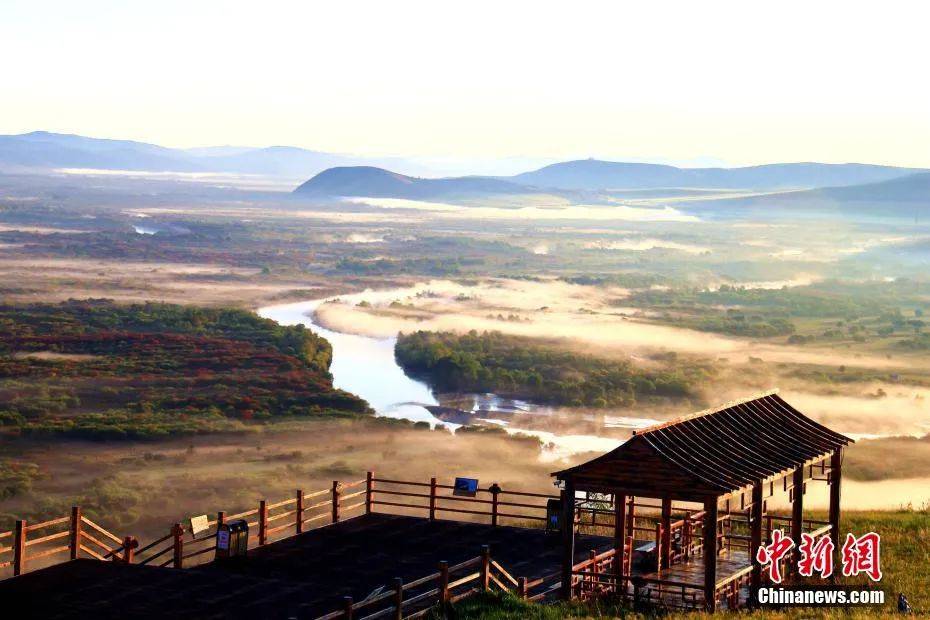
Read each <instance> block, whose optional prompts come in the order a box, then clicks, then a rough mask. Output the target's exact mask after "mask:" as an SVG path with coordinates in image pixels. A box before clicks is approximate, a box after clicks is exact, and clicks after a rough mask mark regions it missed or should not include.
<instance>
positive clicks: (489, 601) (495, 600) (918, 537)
mask: <svg viewBox="0 0 930 620" xmlns="http://www.w3.org/2000/svg"><path fill="white" fill-rule="evenodd" d="M840 527H841V529H842V530H843V531H852V532H855V533H857V534H861V533H865V532H868V531H876V532H878V533H879V534H881V536H882V570H883V572H884V578H883V580H882V582H881V586H882V588H883V589H884V590H885V601H886V607H885V608H870V607H860V608H852V609H853V610H852V611H848V612H847V611H845V610H843V609H838V608H835V609H827V608H822V609H817V608H794V609H788V610H784V611H774V610H769V611H757V612H752V613H748V612H741V614H740V615H741V617H750V616H751V617H757V618H840V617H842V618H850V617H852V618H871V617H882V616H896V615H899V614H897V611H896V607H895V605H896V602H897V596H898V593H899V592H904V594H905V595H906V596H907V598H908V600H909V601H910V603H911V606H912V607H913V608H914V610H915V611H916V612H917V613H918V614H920V615H924V614H927V613H928V612H930V514H928V513H927V512H922V511H917V512H915V511H900V512H849V513H846V514H845V515H844V520H843V523H842V524H841V526H840ZM856 583H860V582H856ZM653 615H656V614H643V613H634V612H633V611H632V610H630V609H628V608H625V607H622V606H618V605H616V604H615V603H611V602H610V601H602V602H600V603H598V604H591V605H582V604H577V603H573V604H558V605H535V604H528V603H524V602H523V601H520V600H517V599H516V598H514V597H511V596H498V595H488V596H481V597H475V598H472V599H466V600H465V601H462V602H461V603H459V604H457V605H455V608H454V614H453V615H452V617H454V618H456V619H457V620H478V619H481V620H557V619H561V618H616V617H623V618H627V617H629V618H638V617H650V616H653ZM434 617H435V618H439V617H440V616H439V615H438V614H437V615H435V616H434ZM662 617H666V618H669V619H675V618H698V617H707V616H706V614H703V613H697V612H694V613H671V614H667V615H664V614H663V615H662Z"/></svg>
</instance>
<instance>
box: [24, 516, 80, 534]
mask: <svg viewBox="0 0 930 620" xmlns="http://www.w3.org/2000/svg"><path fill="white" fill-rule="evenodd" d="M70 520H71V517H70V516H66V517H59V518H57V519H49V520H48V521H43V522H42V523H33V524H31V525H29V527H27V528H26V531H27V532H34V531H35V530H39V529H42V528H43V527H49V526H52V525H59V524H60V523H67V522H68V521H70ZM10 534H12V532H10Z"/></svg>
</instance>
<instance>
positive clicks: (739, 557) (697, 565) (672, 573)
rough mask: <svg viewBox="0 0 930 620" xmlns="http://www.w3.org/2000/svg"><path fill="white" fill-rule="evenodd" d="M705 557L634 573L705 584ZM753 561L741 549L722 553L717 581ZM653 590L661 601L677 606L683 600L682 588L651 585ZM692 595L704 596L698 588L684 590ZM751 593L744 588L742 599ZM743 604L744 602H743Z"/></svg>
mask: <svg viewBox="0 0 930 620" xmlns="http://www.w3.org/2000/svg"><path fill="white" fill-rule="evenodd" d="M705 562H706V560H705V558H704V556H703V555H701V556H698V557H695V558H692V559H690V560H689V561H688V562H684V563H681V564H675V565H674V566H671V567H669V568H663V569H662V570H660V571H652V572H640V571H637V570H635V569H634V570H633V575H634V576H636V575H640V576H642V577H645V578H647V579H662V580H665V581H672V582H678V583H687V584H693V585H695V586H702V585H703V584H704V565H705ZM751 565H752V562H751V560H750V557H749V554H748V553H747V552H746V551H741V550H729V551H724V552H722V553H720V555H718V556H717V583H718V584H719V583H721V582H722V581H725V580H727V579H729V578H731V577H733V576H734V575H736V574H737V573H740V572H743V571H745V570H746V568H748V567H750V566H751ZM651 588H652V590H653V591H652V592H651V593H650V595H649V596H650V597H652V598H655V599H658V600H659V601H660V602H666V603H669V604H673V605H676V606H677V604H676V603H677V602H678V601H681V600H682V589H681V588H667V589H663V590H662V591H658V590H657V589H656V588H655V587H654V586H651ZM684 592H685V593H686V595H688V596H690V597H695V596H703V595H702V594H700V592H699V591H698V590H692V589H687V590H685V591H684ZM748 594H749V591H748V589H746V588H743V589H742V590H741V593H740V598H741V601H743V600H744V599H745V598H746V597H747V596H748ZM741 604H742V603H741Z"/></svg>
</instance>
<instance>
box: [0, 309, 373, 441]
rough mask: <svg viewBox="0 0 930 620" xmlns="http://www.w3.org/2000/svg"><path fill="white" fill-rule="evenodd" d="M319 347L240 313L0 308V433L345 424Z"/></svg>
mask: <svg viewBox="0 0 930 620" xmlns="http://www.w3.org/2000/svg"><path fill="white" fill-rule="evenodd" d="M331 356H332V351H331V348H330V345H329V343H328V342H327V341H326V340H325V339H323V338H320V337H319V336H317V335H316V334H314V333H312V332H311V331H309V330H306V329H304V328H303V327H282V326H279V325H278V324H276V323H274V322H273V321H269V320H265V319H261V318H259V317H257V316H255V315H254V314H252V313H250V312H245V311H241V310H229V309H203V308H195V307H182V306H174V305H169V304H144V305H131V306H121V305H117V304H113V303H111V302H107V301H87V302H66V303H62V304H33V305H12V306H10V305H7V306H0V431H2V432H4V433H5V434H7V435H10V434H24V435H25V434H27V435H39V434H65V435H69V436H78V437H92V438H122V437H158V436H163V435H168V434H183V433H202V432H210V431H228V430H232V429H236V428H241V426H242V424H243V423H245V422H249V421H251V420H261V419H270V418H272V417H276V416H285V415H320V414H342V415H354V414H364V413H367V412H368V406H367V404H366V403H365V401H363V400H361V399H359V398H358V397H356V396H354V395H352V394H349V393H346V392H343V391H341V390H337V389H335V388H334V387H333V384H332V378H331V376H330V374H329V364H330V361H331Z"/></svg>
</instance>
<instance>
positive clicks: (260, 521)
mask: <svg viewBox="0 0 930 620" xmlns="http://www.w3.org/2000/svg"><path fill="white" fill-rule="evenodd" d="M370 484H371V476H370V475H369V476H368V477H367V478H364V479H361V480H355V481H352V482H340V481H338V480H334V481H333V483H332V485H331V486H330V487H329V488H327V489H321V490H318V491H311V492H309V493H307V492H304V491H303V490H300V489H298V490H297V491H296V492H295V493H294V496H293V497H289V498H286V499H282V500H280V501H276V502H271V503H269V502H268V501H267V500H264V499H262V500H259V502H258V506H257V507H256V508H252V509H250V510H245V511H242V512H237V513H235V514H227V513H226V512H224V511H219V512H217V513H216V517H215V518H214V519H211V520H208V521H207V529H205V530H204V531H202V532H198V533H197V535H196V536H195V535H193V534H192V535H191V537H190V538H186V537H185V533H186V531H185V528H184V524H182V523H175V524H174V525H173V526H172V527H171V529H170V531H169V532H168V534H166V535H165V536H162V537H161V538H158V539H156V540H154V541H152V542H150V543H148V544H147V545H145V546H144V547H142V548H141V549H139V550H138V551H137V552H136V558H137V562H138V563H139V564H151V565H153V566H161V567H167V566H170V567H173V568H184V566H190V565H193V564H200V563H203V562H204V561H209V560H210V559H212V558H210V557H209V554H211V553H213V552H214V550H215V548H216V545H215V542H216V531H217V528H218V527H219V526H220V525H222V524H223V523H225V522H227V521H232V520H234V519H245V520H246V523H248V525H249V532H250V535H249V543H250V546H252V547H261V546H264V545H266V544H268V543H269V542H271V541H272V539H273V538H275V539H279V538H283V537H285V536H286V535H296V534H300V533H302V532H304V531H306V530H308V529H311V527H312V526H318V525H326V524H329V523H336V522H338V521H340V520H342V519H344V518H346V516H350V517H351V516H358V515H359V514H361V513H362V511H364V512H370V508H371V506H370V503H369V499H368V498H369V492H368V488H369V486H370ZM360 487H361V490H358V489H359V488H360ZM251 532H255V535H254V536H252V535H251ZM204 556H206V557H204Z"/></svg>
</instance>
